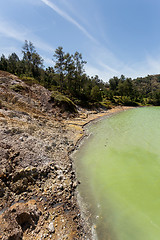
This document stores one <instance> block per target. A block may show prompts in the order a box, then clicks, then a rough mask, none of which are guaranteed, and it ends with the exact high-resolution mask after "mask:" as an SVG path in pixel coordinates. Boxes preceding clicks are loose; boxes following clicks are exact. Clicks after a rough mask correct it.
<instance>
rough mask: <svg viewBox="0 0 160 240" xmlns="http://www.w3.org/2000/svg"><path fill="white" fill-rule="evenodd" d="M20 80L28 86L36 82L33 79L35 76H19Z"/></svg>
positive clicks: (36, 82)
mask: <svg viewBox="0 0 160 240" xmlns="http://www.w3.org/2000/svg"><path fill="white" fill-rule="evenodd" d="M21 80H22V81H23V82H25V83H26V84H27V85H29V86H32V85H34V84H38V81H37V80H36V79H35V78H33V77H26V76H22V77H21Z"/></svg>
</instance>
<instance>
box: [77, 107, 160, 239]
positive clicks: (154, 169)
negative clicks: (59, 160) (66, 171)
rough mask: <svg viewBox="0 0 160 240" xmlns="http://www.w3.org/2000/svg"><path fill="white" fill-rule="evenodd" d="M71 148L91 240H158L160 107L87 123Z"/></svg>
mask: <svg viewBox="0 0 160 240" xmlns="http://www.w3.org/2000/svg"><path fill="white" fill-rule="evenodd" d="M87 131H88V132H89V133H90V136H89V138H88V139H85V140H84V141H83V143H82V145H81V146H80V148H79V150H78V151H77V152H75V153H74V156H73V157H74V159H75V162H76V168H77V175H78V179H79V180H80V181H81V184H80V186H79V192H80V195H81V197H82V199H83V202H85V203H86V204H87V207H88V209H89V211H90V214H91V219H92V224H93V225H94V227H93V229H95V230H96V235H95V239H98V240H159V239H160V107H146V108H136V109H132V110H127V111H124V112H121V113H118V114H115V115H112V116H111V117H108V118H105V119H102V120H99V121H97V122H96V123H94V124H91V125H89V126H88V128H87Z"/></svg>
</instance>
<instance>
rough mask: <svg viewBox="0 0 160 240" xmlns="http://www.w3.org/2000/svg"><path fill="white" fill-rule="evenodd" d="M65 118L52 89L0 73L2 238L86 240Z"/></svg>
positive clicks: (71, 147) (0, 216) (69, 136)
mask: <svg viewBox="0 0 160 240" xmlns="http://www.w3.org/2000/svg"><path fill="white" fill-rule="evenodd" d="M64 118H67V113H61V111H60V109H59V108H58V107H56V106H55V105H54V102H53V101H51V93H50V92H49V91H48V90H46V89H45V88H43V87H42V86H40V85H36V84H34V85H32V86H28V85H27V84H25V83H24V82H22V81H21V80H20V79H18V78H17V77H15V76H14V75H11V74H8V73H5V72H0V239H3V240H14V239H15V240H18V239H30V240H31V239H34V240H35V239H37V240H40V239H58V240H59V239H85V237H82V236H83V229H82V222H81V218H80V213H79V209H78V206H77V202H76V197H75V188H76V187H77V181H76V177H75V172H74V171H73V168H72V162H71V160H70V159H69V157H68V152H69V151H71V150H72V149H73V148H74V142H73V141H72V140H71V138H72V139H74V137H73V133H74V131H73V130H72V129H71V128H67V127H66V125H65V124H64V122H63V120H64ZM71 136H72V137H71Z"/></svg>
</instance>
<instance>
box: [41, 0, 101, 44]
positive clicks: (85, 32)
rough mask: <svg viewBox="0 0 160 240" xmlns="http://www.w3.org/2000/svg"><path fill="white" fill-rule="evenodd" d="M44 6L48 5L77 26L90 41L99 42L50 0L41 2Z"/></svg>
mask: <svg viewBox="0 0 160 240" xmlns="http://www.w3.org/2000/svg"><path fill="white" fill-rule="evenodd" d="M41 1H42V2H43V3H44V4H46V5H47V6H48V7H50V8H51V9H52V10H53V11H55V12H56V13H58V14H59V15H60V16H61V17H63V18H64V19H66V20H67V21H68V22H70V23H72V24H73V25H75V26H76V27H77V28H78V29H79V30H80V31H81V32H83V33H84V34H85V35H86V36H87V37H88V38H89V39H90V40H92V41H93V42H95V43H96V42H97V40H96V39H95V38H94V37H93V36H92V35H91V34H90V33H89V32H88V31H87V30H86V29H85V28H84V27H83V26H82V25H81V24H80V23H78V22H77V21H76V20H75V19H74V18H72V17H71V16H70V15H69V14H68V13H66V12H65V11H63V10H61V9H60V8H59V7H57V5H55V4H54V3H52V2H50V1H49V0H41Z"/></svg>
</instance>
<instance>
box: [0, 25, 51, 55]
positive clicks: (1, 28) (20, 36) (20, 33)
mask: <svg viewBox="0 0 160 240" xmlns="http://www.w3.org/2000/svg"><path fill="white" fill-rule="evenodd" d="M0 35H1V36H2V37H7V38H12V39H15V40H17V41H19V42H22V43H24V41H25V40H29V41H31V42H33V45H34V46H35V47H36V48H38V49H40V50H42V51H45V52H54V50H55V49H54V48H53V47H52V46H50V45H48V44H47V43H45V42H43V41H41V40H40V39H39V38H38V37H37V36H36V35H34V34H33V33H31V31H30V30H28V29H26V28H25V27H24V26H17V25H16V26H15V25H12V24H11V23H9V22H5V21H0Z"/></svg>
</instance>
